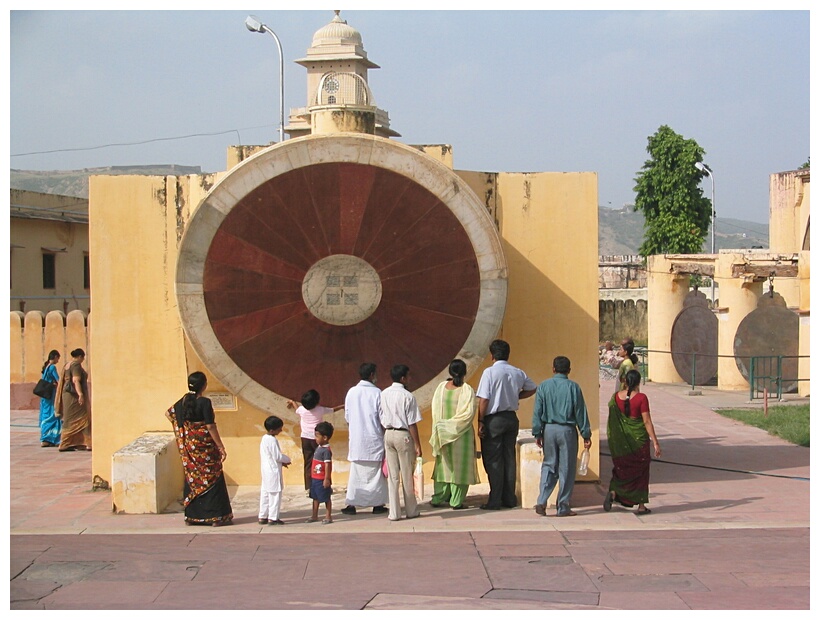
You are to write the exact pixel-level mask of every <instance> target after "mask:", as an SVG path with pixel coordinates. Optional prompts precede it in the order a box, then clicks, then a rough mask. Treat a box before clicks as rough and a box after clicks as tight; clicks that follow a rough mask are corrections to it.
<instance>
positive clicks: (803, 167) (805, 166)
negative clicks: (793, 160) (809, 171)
mask: <svg viewBox="0 0 820 620" xmlns="http://www.w3.org/2000/svg"><path fill="white" fill-rule="evenodd" d="M806 168H811V157H809V158H808V159H807V160H806V163H805V164H803V165H802V166H800V170H805V169H806Z"/></svg>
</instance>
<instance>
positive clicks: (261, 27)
mask: <svg viewBox="0 0 820 620" xmlns="http://www.w3.org/2000/svg"><path fill="white" fill-rule="evenodd" d="M245 27H246V28H247V29H248V30H250V31H251V32H263V33H264V32H267V33H268V34H269V35H270V36H272V37H273V40H274V41H276V48H277V49H278V50H279V142H284V141H285V61H284V59H283V57H282V44H281V43H280V42H279V37H277V36H276V33H275V32H274V31H273V30H271V29H270V28H268V27H267V26H266V25H265V24H263V23H262V22H261V21H259V18H258V17H256V16H254V15H248V17H247V18H246V19H245Z"/></svg>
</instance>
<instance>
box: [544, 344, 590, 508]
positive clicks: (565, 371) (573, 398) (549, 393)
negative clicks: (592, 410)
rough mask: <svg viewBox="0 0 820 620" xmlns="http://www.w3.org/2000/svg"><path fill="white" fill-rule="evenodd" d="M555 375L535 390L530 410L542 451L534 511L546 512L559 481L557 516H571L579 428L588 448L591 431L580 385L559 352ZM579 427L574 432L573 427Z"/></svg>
mask: <svg viewBox="0 0 820 620" xmlns="http://www.w3.org/2000/svg"><path fill="white" fill-rule="evenodd" d="M552 371H553V372H554V373H555V375H554V376H553V377H552V378H551V379H547V380H546V381H544V382H543V383H541V385H539V386H538V389H537V390H536V392H535V408H534V410H533V412H532V434H533V435H534V436H535V443H536V444H537V445H538V447H539V448H541V449H542V450H543V451H544V462H543V464H542V465H541V483H540V485H539V491H540V492H539V494H538V503H537V504H536V505H535V512H536V513H538V514H539V515H541V516H546V515H547V500H548V499H549V496H550V495H551V494H552V491H553V489H555V485H556V484H557V483H559V482H560V487H559V490H558V501H557V502H556V508H557V511H558V516H559V517H574V516H575V514H576V513H574V512H573V511H572V510H570V507H569V500H570V497H571V496H572V489H573V487H574V486H575V459H576V458H577V457H578V432H580V433H581V437H583V438H584V448H587V449H589V447H590V445H592V442H591V441H590V437H591V435H592V433H591V431H590V430H589V416H588V415H587V406H586V404H585V403H584V395H583V393H582V392H581V387H580V386H579V385H578V384H577V383H575V381H571V380H570V379H569V377H568V376H567V375H569V371H570V363H569V358H566V357H564V356H563V355H559V356H558V357H556V358H555V359H554V360H553V362H552ZM576 428H577V429H578V431H577V432H576V430H575V429H576Z"/></svg>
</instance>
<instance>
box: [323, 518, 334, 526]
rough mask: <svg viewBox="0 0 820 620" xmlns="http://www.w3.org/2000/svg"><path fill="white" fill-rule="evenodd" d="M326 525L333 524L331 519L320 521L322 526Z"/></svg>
mask: <svg viewBox="0 0 820 620" xmlns="http://www.w3.org/2000/svg"><path fill="white" fill-rule="evenodd" d="M328 523H333V519H322V524H323V525H327V524H328Z"/></svg>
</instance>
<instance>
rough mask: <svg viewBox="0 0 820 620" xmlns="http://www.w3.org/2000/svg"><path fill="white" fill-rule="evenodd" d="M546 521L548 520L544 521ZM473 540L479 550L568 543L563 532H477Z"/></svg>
mask: <svg viewBox="0 0 820 620" xmlns="http://www.w3.org/2000/svg"><path fill="white" fill-rule="evenodd" d="M544 520H545V521H546V519H544ZM472 537H473V540H474V541H475V545H476V547H478V548H482V547H483V546H485V545H531V544H533V543H534V542H538V543H539V544H547V545H563V544H565V543H566V539H565V538H564V534H563V533H561V532H555V531H551V532H543V533H542V532H539V533H537V534H534V533H533V532H529V531H524V532H515V531H513V532H508V531H503V530H502V531H489V532H488V531H476V532H472Z"/></svg>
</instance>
